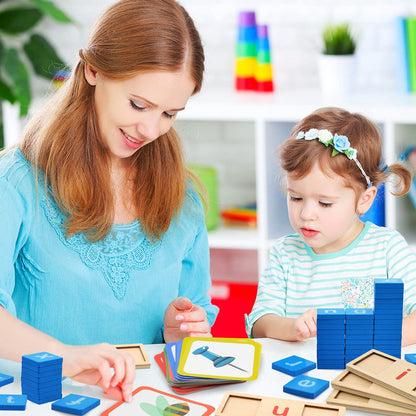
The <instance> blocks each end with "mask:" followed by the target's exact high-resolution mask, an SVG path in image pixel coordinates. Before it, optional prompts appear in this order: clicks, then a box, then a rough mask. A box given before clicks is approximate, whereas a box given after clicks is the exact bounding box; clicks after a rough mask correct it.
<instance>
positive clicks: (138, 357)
mask: <svg viewBox="0 0 416 416" xmlns="http://www.w3.org/2000/svg"><path fill="white" fill-rule="evenodd" d="M115 347H116V348H117V349H118V350H121V351H125V352H128V353H129V354H130V355H132V356H133V358H134V362H135V363H136V368H150V360H149V357H148V355H147V353H146V350H145V348H144V345H143V344H123V345H116V346H115Z"/></svg>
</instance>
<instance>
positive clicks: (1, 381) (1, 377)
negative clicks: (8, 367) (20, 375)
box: [0, 373, 14, 387]
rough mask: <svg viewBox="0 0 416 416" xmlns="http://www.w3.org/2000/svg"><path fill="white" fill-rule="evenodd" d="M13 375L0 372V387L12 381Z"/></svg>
mask: <svg viewBox="0 0 416 416" xmlns="http://www.w3.org/2000/svg"><path fill="white" fill-rule="evenodd" d="M13 381H14V377H13V376H8V375H7V374H1V373H0V387H1V386H5V385H6V384H10V383H13Z"/></svg>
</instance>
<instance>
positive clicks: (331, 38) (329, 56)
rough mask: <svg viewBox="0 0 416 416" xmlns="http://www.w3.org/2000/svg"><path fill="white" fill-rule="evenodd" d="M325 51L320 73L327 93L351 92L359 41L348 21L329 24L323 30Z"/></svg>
mask: <svg viewBox="0 0 416 416" xmlns="http://www.w3.org/2000/svg"><path fill="white" fill-rule="evenodd" d="M322 40H323V51H322V54H321V55H320V58H319V74H320V82H321V88H322V92H323V93H324V94H325V95H342V94H346V93H349V92H351V90H352V86H353V81H354V66H355V50H356V46H357V42H356V39H355V37H354V36H353V34H352V31H351V28H350V26H349V24H348V23H340V24H337V25H334V24H328V25H326V26H325V27H324V29H323V31H322Z"/></svg>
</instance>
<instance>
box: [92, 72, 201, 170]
mask: <svg viewBox="0 0 416 416" xmlns="http://www.w3.org/2000/svg"><path fill="white" fill-rule="evenodd" d="M85 77H86V79H87V81H88V83H89V84H90V85H93V86H95V96H94V99H95V108H96V112H97V118H98V125H99V129H100V133H101V137H102V139H103V141H104V144H105V146H106V147H107V148H108V150H109V152H110V155H111V159H112V162H113V165H117V164H123V162H124V161H126V160H127V158H129V157H130V156H132V155H133V154H134V153H135V152H136V151H137V150H138V149H140V148H141V147H143V146H145V145H146V144H148V143H150V142H152V141H153V140H156V139H157V138H158V137H160V136H161V135H163V134H164V133H166V132H167V131H168V130H169V129H170V128H171V126H172V123H173V121H174V120H175V117H176V115H177V113H178V111H181V110H183V109H184V108H185V105H186V103H187V101H188V99H189V97H190V96H191V95H192V93H193V91H194V88H195V82H194V81H193V79H192V78H191V76H190V73H189V71H187V70H186V69H183V70H181V71H178V72H162V71H160V72H147V73H142V74H138V75H136V76H134V77H132V78H128V79H123V80H114V79H110V78H108V77H106V76H104V75H102V74H101V73H100V72H96V71H94V70H93V69H92V68H91V67H90V66H89V65H86V69H85Z"/></svg>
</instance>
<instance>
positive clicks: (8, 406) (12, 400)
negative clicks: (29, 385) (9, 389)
mask: <svg viewBox="0 0 416 416" xmlns="http://www.w3.org/2000/svg"><path fill="white" fill-rule="evenodd" d="M26 401H27V397H26V395H25V394H0V410H25V409H26Z"/></svg>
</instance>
